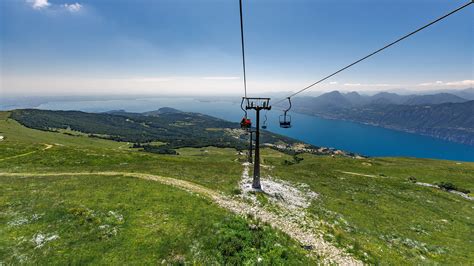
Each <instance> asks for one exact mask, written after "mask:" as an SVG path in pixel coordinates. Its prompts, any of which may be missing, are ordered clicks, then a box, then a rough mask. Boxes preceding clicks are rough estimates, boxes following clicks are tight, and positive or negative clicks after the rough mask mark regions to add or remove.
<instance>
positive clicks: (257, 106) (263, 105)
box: [244, 97, 272, 129]
mask: <svg viewBox="0 0 474 266" xmlns="http://www.w3.org/2000/svg"><path fill="white" fill-rule="evenodd" d="M244 100H245V102H246V105H245V109H246V110H251V109H253V110H256V111H260V110H271V109H272V107H271V106H270V98H259V97H257V98H248V97H244ZM257 129H258V127H257Z"/></svg>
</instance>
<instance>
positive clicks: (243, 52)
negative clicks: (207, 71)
mask: <svg viewBox="0 0 474 266" xmlns="http://www.w3.org/2000/svg"><path fill="white" fill-rule="evenodd" d="M239 5H240V37H241V41H242V66H243V69H244V96H245V98H247V75H246V73H245V45H244V21H243V16H242V0H239Z"/></svg>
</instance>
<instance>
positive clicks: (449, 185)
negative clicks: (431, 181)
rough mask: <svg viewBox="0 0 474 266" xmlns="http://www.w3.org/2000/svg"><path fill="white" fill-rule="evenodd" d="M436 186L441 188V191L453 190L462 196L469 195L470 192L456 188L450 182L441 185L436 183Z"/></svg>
mask: <svg viewBox="0 0 474 266" xmlns="http://www.w3.org/2000/svg"><path fill="white" fill-rule="evenodd" d="M436 185H437V186H438V187H439V188H441V189H443V190H446V191H451V190H455V191H459V192H461V193H464V194H469V193H471V191H470V190H468V189H464V188H460V187H457V186H456V185H455V184H453V183H451V182H441V183H437V184H436Z"/></svg>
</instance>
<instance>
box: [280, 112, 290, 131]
mask: <svg viewBox="0 0 474 266" xmlns="http://www.w3.org/2000/svg"><path fill="white" fill-rule="evenodd" d="M280 127H281V128H290V127H291V116H289V115H280Z"/></svg>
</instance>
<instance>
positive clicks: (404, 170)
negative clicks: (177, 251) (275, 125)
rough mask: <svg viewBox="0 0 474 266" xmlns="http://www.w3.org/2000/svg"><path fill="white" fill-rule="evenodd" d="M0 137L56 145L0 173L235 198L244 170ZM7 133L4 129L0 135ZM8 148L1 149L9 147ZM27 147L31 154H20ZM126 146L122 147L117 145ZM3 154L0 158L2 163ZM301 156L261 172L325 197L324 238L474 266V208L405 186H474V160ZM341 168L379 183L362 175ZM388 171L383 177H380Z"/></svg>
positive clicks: (7, 125) (267, 159) (373, 253)
mask: <svg viewBox="0 0 474 266" xmlns="http://www.w3.org/2000/svg"><path fill="white" fill-rule="evenodd" d="M0 132H6V133H7V134H6V135H9V133H10V136H11V137H10V138H9V139H8V142H5V143H2V144H1V145H2V146H3V147H6V148H10V149H12V152H11V153H21V152H23V151H30V150H40V149H42V148H43V147H44V145H43V144H42V143H50V144H51V143H59V144H62V145H64V146H54V147H53V148H51V149H49V150H47V151H38V152H37V153H34V154H31V155H28V156H25V157H20V158H16V159H11V160H5V161H1V159H0V171H2V172H7V171H8V172H22V171H25V172H27V171H40V172H59V171H75V170H76V171H82V172H83V171H88V170H90V171H98V170H100V171H106V170H114V171H136V172H148V173H153V174H160V175H163V176H171V177H176V178H182V179H186V180H190V181H193V182H196V183H199V184H202V185H204V186H207V187H209V188H212V189H218V190H222V191H224V192H226V193H230V192H231V191H232V189H233V188H235V187H236V185H237V182H238V180H239V179H240V174H241V171H242V168H241V166H240V164H239V163H238V162H237V161H236V159H238V158H237V156H236V155H235V150H232V149H216V148H206V149H205V150H207V152H205V151H203V150H204V149H180V151H179V152H180V154H181V155H180V156H167V155H156V154H146V153H141V152H137V151H130V150H127V149H126V146H123V145H124V143H116V142H112V141H105V140H98V139H89V138H84V137H72V136H67V135H62V134H57V133H49V132H42V131H37V130H32V129H26V128H24V127H21V126H20V125H18V123H16V122H15V121H11V120H8V121H0ZM0 134H1V133H0ZM3 147H2V148H3ZM23 147H26V148H23ZM119 147H121V148H119ZM3 157H7V156H5V155H3V154H2V153H0V158H3ZM303 157H304V160H303V161H302V162H301V163H299V164H295V165H292V166H284V165H283V160H284V159H288V160H291V157H289V156H287V155H284V154H282V153H279V152H275V151H273V150H268V149H265V150H264V151H263V162H264V163H265V164H267V165H273V166H275V168H273V170H271V171H270V172H268V170H264V174H271V175H272V176H277V177H279V178H282V179H287V180H290V181H295V182H304V183H308V184H309V185H310V186H311V188H312V189H313V190H314V191H316V192H318V193H320V194H321V196H320V197H319V199H317V200H315V201H314V202H313V205H312V207H311V211H312V213H313V215H314V216H315V219H321V220H324V221H326V222H327V223H328V226H326V227H325V228H324V230H325V232H326V238H328V239H332V241H334V242H336V243H338V244H339V245H341V246H344V247H351V246H352V252H354V253H355V254H357V256H359V257H363V256H364V255H363V254H364V252H365V253H366V254H367V257H368V258H369V260H372V261H378V262H382V263H395V264H401V263H406V262H411V263H426V262H431V263H433V262H441V263H454V264H459V263H463V264H467V263H472V262H473V261H474V257H473V255H471V254H474V248H473V247H474V245H473V242H472V239H471V235H472V228H474V225H473V222H472V219H474V215H473V214H474V213H473V212H474V205H473V203H472V202H471V201H467V200H465V199H462V198H460V197H459V196H457V195H453V194H450V193H447V192H444V191H439V190H436V189H432V188H426V187H420V186H417V185H415V184H412V183H409V182H407V178H408V177H409V176H415V177H416V178H417V180H418V181H420V182H427V183H434V182H439V181H447V182H452V183H454V184H456V185H457V186H459V187H462V188H466V189H470V190H471V191H473V190H474V179H473V176H474V174H473V173H474V164H473V163H462V164H457V163H456V162H452V161H439V160H421V159H409V158H371V159H367V160H354V159H348V158H331V157H322V156H321V157H318V156H312V155H303ZM338 171H347V172H355V173H360V174H366V175H375V176H377V177H363V176H355V175H349V174H344V173H341V172H338ZM380 174H383V175H384V176H381V175H380ZM423 258H424V259H423Z"/></svg>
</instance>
